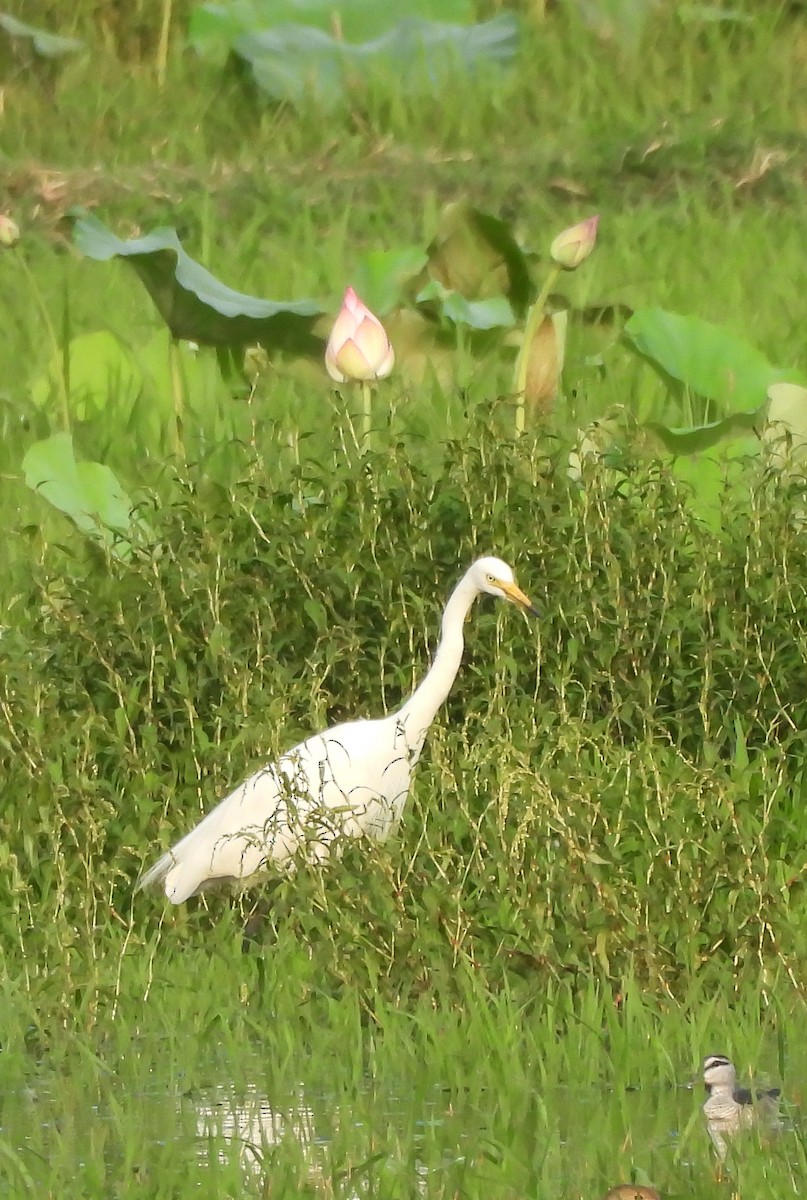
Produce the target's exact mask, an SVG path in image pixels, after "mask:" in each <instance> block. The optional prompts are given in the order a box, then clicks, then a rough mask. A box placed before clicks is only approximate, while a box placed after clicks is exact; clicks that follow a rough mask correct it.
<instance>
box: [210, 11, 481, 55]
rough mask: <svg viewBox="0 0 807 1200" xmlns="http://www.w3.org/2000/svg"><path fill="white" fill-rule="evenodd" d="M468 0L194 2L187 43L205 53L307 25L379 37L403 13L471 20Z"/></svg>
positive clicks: (359, 38) (359, 37)
mask: <svg viewBox="0 0 807 1200" xmlns="http://www.w3.org/2000/svg"><path fill="white" fill-rule="evenodd" d="M473 16H474V8H473V4H472V3H471V0H398V3H397V4H395V5H387V4H379V3H378V0H235V2H234V3H229V4H227V3H221V4H200V5H198V6H197V7H196V8H195V9H194V10H193V12H192V13H191V18H190V24H189V29H188V41H189V43H190V45H191V46H193V48H194V49H195V50H196V51H197V52H198V53H199V54H202V55H204V56H205V57H208V56H209V55H211V54H212V55H214V56H217V55H219V54H220V52H221V46H222V43H226V44H227V46H228V47H229V45H230V44H231V43H232V41H233V40H234V39H235V38H236V37H238V36H239V34H242V33H255V32H257V31H258V30H260V29H273V28H274V27H275V26H277V25H309V26H312V27H313V28H315V29H321V30H323V31H324V32H325V33H334V32H336V30H337V29H338V31H339V36H340V37H341V38H343V39H344V40H345V41H346V42H363V41H369V40H370V39H371V38H375V37H379V36H380V35H381V34H383V33H387V32H388V31H389V30H390V29H392V28H394V27H395V25H397V24H398V22H399V21H402V20H403V19H404V18H406V17H422V18H425V19H427V20H428V19H429V18H431V19H433V20H438V19H439V20H441V21H450V22H452V23H455V24H457V25H466V24H468V23H469V22H471V21H472V20H473Z"/></svg>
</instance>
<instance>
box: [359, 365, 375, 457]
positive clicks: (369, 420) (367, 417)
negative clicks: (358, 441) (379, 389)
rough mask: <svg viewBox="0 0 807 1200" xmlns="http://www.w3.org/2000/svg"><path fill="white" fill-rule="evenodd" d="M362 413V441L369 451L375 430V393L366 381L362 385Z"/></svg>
mask: <svg viewBox="0 0 807 1200" xmlns="http://www.w3.org/2000/svg"><path fill="white" fill-rule="evenodd" d="M361 411H362V441H363V444H364V449H365V450H367V449H369V446H370V431H371V430H372V428H373V392H372V389H371V387H370V384H369V383H367V381H366V380H365V382H364V383H362V385H361Z"/></svg>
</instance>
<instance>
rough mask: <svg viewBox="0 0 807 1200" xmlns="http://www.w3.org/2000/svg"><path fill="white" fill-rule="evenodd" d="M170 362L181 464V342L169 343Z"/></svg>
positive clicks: (182, 415)
mask: <svg viewBox="0 0 807 1200" xmlns="http://www.w3.org/2000/svg"><path fill="white" fill-rule="evenodd" d="M168 361H169V364H170V367H171V392H172V395H173V397H174V424H173V434H174V451H175V453H176V456H177V458H178V460H179V461H180V462H184V461H185V444H184V442H183V428H182V427H183V418H184V413H185V377H184V375H183V374H182V362H181V360H180V357H179V342H178V341H177V340H176V338H171V339H170V341H169V342H168Z"/></svg>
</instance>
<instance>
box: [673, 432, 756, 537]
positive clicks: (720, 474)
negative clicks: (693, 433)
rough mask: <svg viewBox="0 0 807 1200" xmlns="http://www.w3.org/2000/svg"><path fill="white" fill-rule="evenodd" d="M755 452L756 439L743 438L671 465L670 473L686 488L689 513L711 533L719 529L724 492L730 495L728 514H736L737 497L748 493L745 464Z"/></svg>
mask: <svg viewBox="0 0 807 1200" xmlns="http://www.w3.org/2000/svg"><path fill="white" fill-rule="evenodd" d="M758 453H759V443H758V442H757V441H756V439H754V440H753V441H751V440H749V439H744V440H737V441H733V442H728V443H725V444H723V445H719V446H712V447H711V449H709V450H707V451H705V453H703V454H689V455H685V456H682V457H681V458H676V459H675V461H674V462H673V463H672V467H671V469H672V472H673V474H674V475H675V476H676V478H678V479H680V480H681V481H682V483H686V484H687V485H688V486H689V488H690V492H691V499H690V504H691V507H692V511H693V512H694V513H695V516H696V517H698V518H699V519H700V520H701V521H703V523H704V524H705V525H706V526H707V527H708V528H709V529H711V530H712V532H713V533H716V534H719V533H721V532H722V529H723V496H724V494H725V493H726V492H730V493H731V497H732V500H731V508H732V511H733V512H737V511H739V509H740V503H739V502H740V498H741V497H742V496H747V494H748V479H749V476H748V472H747V470H746V465H745V464H746V461H747V459H749V458H753V457H756V456H757V455H758Z"/></svg>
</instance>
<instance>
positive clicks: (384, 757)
mask: <svg viewBox="0 0 807 1200" xmlns="http://www.w3.org/2000/svg"><path fill="white" fill-rule="evenodd" d="M480 592H489V593H490V594H492V595H495V596H501V597H503V598H505V599H507V600H510V601H511V602H512V603H515V604H518V605H520V606H521V607H523V608H524V609H527V610H528V611H531V612H534V611H535V610H534V609H533V608H532V605H531V603H530V601H529V599H528V598H527V597H526V596H525V595H524V593H523V592H522V591H521V590H520V589H519V588H518V587H517V586H516V583H515V580H514V578H513V572H512V571H511V569H510V568H509V567H508V566H507V564H506V563H504V562H502V560H501V559H499V558H491V557H488V558H480V559H478V560H477V561H476V562H475V563H473V565H472V566H471V567H470V568H469V569H468V571H466V573H465V575H463V577H462V579H461V580H460V582H459V583H458V584H457V586H456V588H455V589H454V591H453V592H452V594H451V596H450V598H449V601H448V604H447V605H446V607H445V611H444V613H443V623H442V636H441V638H440V644H439V646H438V647H437V653H436V655H435V658H434V662H433V663H432V666H431V669H430V670H429V671H428V673H427V674H426V676H425V678H424V679H423V681H422V683H421V684H420V686H419V687H418V688H417V689H416V691H415V692H414V693H413V694H412V696H411V697H410V698H409V700H407V702H406V704H404V706H403V708H401V709H399V711H398V712H395V713H392V714H391V715H390V716H388V717H381V718H380V719H377V720H361V721H349V722H347V723H345V724H344V725H336V726H334V727H333V729H328V730H326V731H325V732H324V733H318V734H315V735H314V736H313V737H310V738H308V739H307V740H306V741H304V742H301V743H300V745H299V746H295V747H294V749H292V750H289V751H288V752H287V753H286V754H284V755H282V757H281V758H280V759H278V761H277V762H276V763H270V764H269V765H268V766H266V767H263V768H261V770H259V771H256V773H255V774H254V775H252V776H250V778H249V779H247V780H246V782H245V783H242V784H240V785H239V786H238V787H237V788H236V789H235V791H233V792H231V793H230V795H229V796H226V797H225V799H224V800H222V801H221V803H220V804H218V805H217V806H216V808H214V809H213V810H212V811H211V812H210V813H208V815H207V816H206V817H205V818H204V819H203V820H202V821H200V822H199V824H198V825H197V826H196V827H195V829H192V830H191V832H190V833H188V834H186V835H185V837H184V838H182V839H181V841H179V842H177V844H176V845H175V846H174V847H173V848H172V849H170V850H168V851H167V852H166V853H165V854H164V855H163V856H162V858H161V859H159V861H158V862H156V863H155V864H154V866H153V867H151V869H150V870H149V871H147V872H146V873H145V875H143V877H142V879H141V880H140V884H139V886H140V887H147V886H148V885H149V884H151V883H158V882H162V883H163V884H164V887H165V894H166V896H167V897H168V899H169V900H171V901H172V902H173V903H174V904H181V903H182V902H183V901H184V900H187V899H188V897H189V896H192V895H194V893H196V892H198V891H200V890H201V889H202V888H204V887H207V886H210V885H211V884H213V883H219V882H224V881H225V880H243V879H246V878H247V877H248V876H251V875H254V874H255V873H256V872H258V871H260V870H262V869H263V868H264V867H266V866H267V865H268V864H269V863H274V864H275V865H277V866H278V867H282V866H284V865H288V864H289V862H290V860H291V859H292V858H293V856H294V855H295V854H296V853H297V852H298V851H300V850H303V851H304V853H305V855H306V857H308V858H309V859H311V860H318V859H323V858H324V857H326V856H327V854H328V851H329V847H330V843H331V842H332V841H333V840H334V838H336V837H360V836H367V837H371V838H374V839H375V840H377V841H383V840H384V839H385V838H387V837H389V835H390V834H391V833H393V832H394V831H395V829H396V828H397V826H398V823H399V821H400V819H401V814H402V813H403V809H404V805H405V803H406V797H407V795H408V793H409V785H410V783H411V779H412V771H413V769H414V767H415V764H416V763H417V761H418V759H419V757H420V753H421V751H422V749H423V744H424V742H425V740H426V734H427V732H428V729H429V726H430V725H431V723H432V721H433V720H434V717H435V714H436V713H437V710H438V709H439V707H440V705H441V704H442V703H443V701H444V700H445V698H446V696H447V695H448V693H449V691H450V689H451V685H452V683H453V682H454V679H455V677H456V674H457V671H458V670H459V666H460V662H461V660H462V651H463V623H464V621H465V618H466V616H467V615H468V612H469V610H470V608H471V605H472V604H473V602H474V600H475V599H476V597H477V596H478V595H479V594H480Z"/></svg>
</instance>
